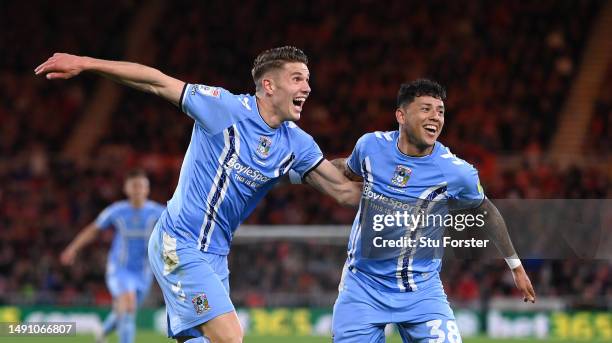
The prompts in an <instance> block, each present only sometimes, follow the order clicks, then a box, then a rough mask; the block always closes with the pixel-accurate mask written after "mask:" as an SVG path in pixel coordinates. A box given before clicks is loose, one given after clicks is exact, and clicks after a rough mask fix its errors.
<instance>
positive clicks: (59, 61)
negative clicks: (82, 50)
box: [34, 53, 85, 80]
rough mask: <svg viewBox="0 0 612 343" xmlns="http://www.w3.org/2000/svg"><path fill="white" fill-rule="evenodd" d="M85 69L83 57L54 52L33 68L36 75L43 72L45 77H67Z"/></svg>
mask: <svg viewBox="0 0 612 343" xmlns="http://www.w3.org/2000/svg"><path fill="white" fill-rule="evenodd" d="M84 69H85V57H82V56H75V55H70V54H63V53H55V54H53V56H51V57H50V58H49V59H48V60H46V61H45V62H44V63H43V64H41V65H39V66H38V67H36V69H34V73H36V75H41V74H44V75H46V77H47V79H49V80H51V79H69V78H71V77H74V76H77V75H79V73H81V72H82V71H83V70H84Z"/></svg>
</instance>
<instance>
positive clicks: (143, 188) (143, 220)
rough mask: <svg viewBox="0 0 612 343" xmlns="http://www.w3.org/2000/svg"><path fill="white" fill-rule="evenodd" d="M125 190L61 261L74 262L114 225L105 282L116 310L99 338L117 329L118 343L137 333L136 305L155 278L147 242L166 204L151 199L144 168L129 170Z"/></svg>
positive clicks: (103, 338)
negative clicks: (83, 250)
mask: <svg viewBox="0 0 612 343" xmlns="http://www.w3.org/2000/svg"><path fill="white" fill-rule="evenodd" d="M123 190H124V192H125V195H126V196H127V200H122V201H117V202H115V203H113V204H112V205H110V206H108V207H107V208H106V209H104V211H102V213H100V215H99V216H98V218H97V219H96V220H95V221H94V222H93V223H91V224H89V225H87V226H86V227H85V228H84V229H83V230H82V231H81V232H80V233H79V234H78V235H77V236H76V237H75V238H74V240H73V241H72V242H71V243H70V244H69V245H68V247H66V249H65V250H64V251H63V252H62V255H61V257H60V260H61V262H62V264H64V265H72V264H73V263H74V260H75V258H76V256H77V254H78V253H79V251H80V250H81V249H82V248H83V247H85V246H86V245H87V244H89V243H90V242H92V241H93V240H94V239H95V238H96V236H97V235H98V233H99V232H100V231H102V230H106V229H108V228H109V227H111V226H112V227H114V228H115V237H114V239H113V243H112V245H111V249H110V252H109V254H108V262H107V265H106V285H107V287H108V289H109V291H110V293H111V294H112V296H113V310H112V312H111V313H110V314H109V315H108V317H107V318H106V319H105V320H104V324H103V327H102V332H100V333H99V334H98V335H97V336H98V337H97V340H98V341H104V340H105V337H106V336H107V335H108V334H110V333H111V332H112V331H113V330H114V329H115V328H117V333H118V335H119V342H121V343H131V342H133V341H134V336H135V334H136V308H137V307H138V305H139V304H140V303H142V300H143V299H144V298H145V296H146V294H147V293H148V292H149V288H150V287H151V281H153V275H152V273H151V268H150V267H149V261H148V260H147V245H148V241H149V237H150V236H151V232H152V231H153V228H154V226H155V223H156V222H157V220H158V219H159V216H160V215H161V213H162V211H163V210H164V207H163V206H162V205H160V204H158V203H156V202H154V201H151V200H148V196H149V179H148V178H147V175H146V174H145V172H144V171H143V170H140V169H136V170H132V171H130V172H129V173H128V174H127V176H126V178H125V182H124V185H123Z"/></svg>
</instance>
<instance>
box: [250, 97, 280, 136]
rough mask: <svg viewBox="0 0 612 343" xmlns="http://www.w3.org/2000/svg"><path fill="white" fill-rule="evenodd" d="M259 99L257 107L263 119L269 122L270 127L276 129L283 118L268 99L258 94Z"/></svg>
mask: <svg viewBox="0 0 612 343" xmlns="http://www.w3.org/2000/svg"><path fill="white" fill-rule="evenodd" d="M255 98H256V99H257V109H258V110H259V114H260V115H261V118H262V119H263V121H265V122H266V124H268V126H269V127H271V128H273V129H276V128H278V127H279V126H281V124H282V123H283V120H282V119H281V118H280V116H279V115H278V114H276V112H275V111H274V107H273V106H272V104H270V103H269V102H267V101H264V100H262V99H260V98H259V97H258V96H256V97H255Z"/></svg>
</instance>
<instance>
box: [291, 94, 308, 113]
mask: <svg viewBox="0 0 612 343" xmlns="http://www.w3.org/2000/svg"><path fill="white" fill-rule="evenodd" d="M304 102H306V97H304V96H300V97H297V98H293V105H294V106H295V107H296V108H297V109H298V110H300V111H301V110H302V106H304Z"/></svg>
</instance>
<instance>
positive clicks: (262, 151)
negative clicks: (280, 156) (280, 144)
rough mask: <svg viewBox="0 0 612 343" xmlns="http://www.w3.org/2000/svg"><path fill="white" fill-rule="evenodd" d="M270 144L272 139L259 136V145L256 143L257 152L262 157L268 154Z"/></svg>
mask: <svg viewBox="0 0 612 343" xmlns="http://www.w3.org/2000/svg"><path fill="white" fill-rule="evenodd" d="M270 146H272V140H271V139H270V138H269V137H266V136H259V145H257V154H258V155H259V156H261V157H263V158H266V157H268V156H269V155H270Z"/></svg>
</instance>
